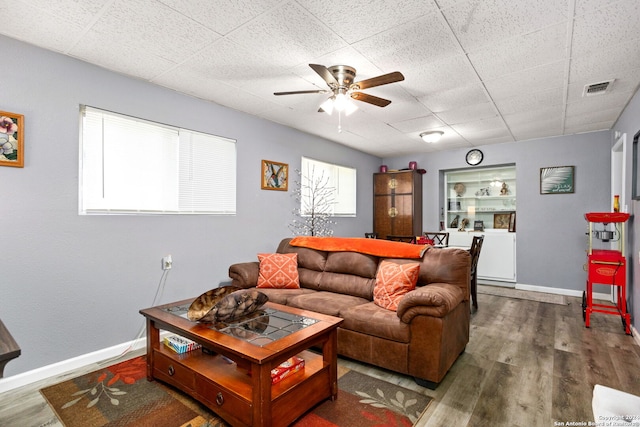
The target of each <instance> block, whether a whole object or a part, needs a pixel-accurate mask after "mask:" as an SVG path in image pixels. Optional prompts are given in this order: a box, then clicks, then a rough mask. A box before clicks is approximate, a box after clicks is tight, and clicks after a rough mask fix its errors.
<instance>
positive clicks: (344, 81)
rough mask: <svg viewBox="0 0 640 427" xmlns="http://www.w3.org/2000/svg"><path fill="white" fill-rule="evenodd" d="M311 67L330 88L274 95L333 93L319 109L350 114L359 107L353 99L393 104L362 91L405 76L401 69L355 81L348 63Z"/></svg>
mask: <svg viewBox="0 0 640 427" xmlns="http://www.w3.org/2000/svg"><path fill="white" fill-rule="evenodd" d="M309 67H311V69H312V70H313V71H315V72H316V73H317V74H318V75H319V76H320V77H322V79H323V80H324V81H325V82H326V83H327V85H328V86H329V90H327V89H320V90H299V91H294V92H274V95H299V94H305V93H331V97H330V98H329V99H327V100H326V101H325V102H324V103H323V104H322V105H321V106H320V109H319V110H318V111H319V112H325V113H328V114H331V113H332V112H333V110H334V109H336V110H337V111H338V112H342V111H344V112H345V114H346V115H349V114H350V113H352V112H353V111H355V110H356V109H357V108H358V107H357V106H356V105H355V104H353V103H352V102H350V100H351V99H354V100H356V101H362V102H366V103H368V104H372V105H376V106H378V107H386V106H387V105H389V104H391V101H389V100H388V99H384V98H380V97H377V96H374V95H369V94H368V93H364V92H360V91H361V90H363V89H368V88H371V87H376V86H382V85H386V84H389V83H395V82H399V81H402V80H404V76H403V75H402V73H400V72H399V71H394V72H393V73H388V74H383V75H381V76H377V77H372V78H370V79H365V80H361V81H359V82H355V83H354V80H355V78H356V69H355V68H353V67H349V66H348V65H332V66H331V67H329V68H327V67H325V66H324V65H319V64H309Z"/></svg>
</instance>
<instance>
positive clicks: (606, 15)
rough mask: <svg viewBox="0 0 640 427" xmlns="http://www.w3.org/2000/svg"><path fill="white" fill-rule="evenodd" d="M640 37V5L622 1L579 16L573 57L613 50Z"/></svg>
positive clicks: (575, 23)
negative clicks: (616, 46) (614, 47)
mask: <svg viewBox="0 0 640 427" xmlns="http://www.w3.org/2000/svg"><path fill="white" fill-rule="evenodd" d="M639 34H640V2H638V1H637V0H622V1H619V2H616V3H613V4H611V5H609V6H608V7H606V8H603V9H599V10H595V11H592V12H589V13H586V14H584V15H582V16H579V17H577V18H576V19H575V21H574V26H573V47H572V55H574V56H582V55H586V54H588V53H589V52H593V51H607V50H608V49H609V48H610V47H613V46H615V45H616V44H619V43H625V42H627V41H629V40H636V39H638V35H639Z"/></svg>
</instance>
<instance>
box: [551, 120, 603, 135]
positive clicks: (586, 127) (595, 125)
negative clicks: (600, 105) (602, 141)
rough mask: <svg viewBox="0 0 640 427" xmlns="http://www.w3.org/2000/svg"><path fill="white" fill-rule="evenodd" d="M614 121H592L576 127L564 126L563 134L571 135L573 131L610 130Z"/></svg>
mask: <svg viewBox="0 0 640 427" xmlns="http://www.w3.org/2000/svg"><path fill="white" fill-rule="evenodd" d="M614 123H615V122H592V123H585V124H583V125H580V126H576V127H565V129H564V134H565V135H571V134H574V133H585V132H595V131H599V130H610V129H611V127H612V126H613V124H614Z"/></svg>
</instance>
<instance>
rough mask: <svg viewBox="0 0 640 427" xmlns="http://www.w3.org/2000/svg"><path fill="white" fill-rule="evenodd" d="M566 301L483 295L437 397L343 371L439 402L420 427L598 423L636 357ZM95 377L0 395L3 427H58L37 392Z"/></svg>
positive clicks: (613, 322)
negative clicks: (607, 390)
mask: <svg viewBox="0 0 640 427" xmlns="http://www.w3.org/2000/svg"><path fill="white" fill-rule="evenodd" d="M567 301H568V302H569V304H568V305H557V304H548V303H541V302H535V301H528V300H522V299H512V298H505V297H499V296H493V295H482V294H481V295H478V303H479V310H478V311H477V312H476V313H474V314H472V318H471V339H470V342H469V344H468V346H467V348H466V351H465V352H464V353H463V354H462V355H461V357H460V358H459V359H458V361H457V362H456V363H455V365H454V366H453V368H452V369H451V371H450V372H449V373H448V374H447V376H446V378H445V379H444V381H443V382H442V383H441V384H440V386H439V387H438V388H437V389H436V390H428V389H424V388H422V387H420V386H418V385H416V384H415V382H414V381H413V380H412V379H411V378H408V377H405V376H400V375H397V374H393V373H391V372H388V371H383V370H379V369H376V368H371V367H368V366H363V365H361V364H358V363H354V362H351V361H345V360H341V361H340V363H342V364H344V365H346V366H348V367H350V368H352V369H356V370H359V371H363V372H365V373H367V374H369V375H373V376H377V377H379V378H382V379H384V380H387V381H390V382H394V383H398V384H401V385H403V386H404V387H407V388H411V389H413V390H418V391H420V392H422V393H424V394H426V395H428V396H431V397H433V398H434V402H432V404H431V405H430V406H429V408H428V409H427V411H425V413H424V415H423V416H422V418H421V419H420V420H419V421H418V422H417V424H416V426H421V427H423V426H427V427H433V426H438V427H440V426H492V427H497V426H522V427H525V426H526V427H531V426H553V425H554V422H565V423H566V422H570V421H574V422H579V421H584V422H587V421H593V414H592V410H591V398H592V392H593V386H594V385H595V384H602V385H606V386H608V387H612V388H616V389H619V390H623V391H626V392H629V393H632V394H636V395H640V347H638V346H637V345H636V344H635V342H634V340H633V338H632V337H630V336H627V335H625V334H624V330H623V327H622V322H621V320H620V318H619V317H618V316H611V315H602V314H596V315H594V316H593V317H592V318H591V328H590V329H586V328H585V327H584V322H583V320H582V307H581V301H580V300H579V299H578V298H572V297H568V298H567ZM138 354H139V353H138ZM138 354H136V353H134V354H130V355H128V357H133V356H136V355H138ZM97 368H98V366H97V365H93V366H87V367H85V368H83V369H81V370H77V371H74V372H71V373H68V374H66V375H64V376H62V377H56V378H51V379H49V380H47V381H43V382H40V383H38V384H31V385H28V386H25V387H23V388H21V389H17V390H13V391H10V392H6V393H3V394H0V426H11V427H13V426H19V427H31V426H33V427H40V426H42V427H44V426H61V424H60V423H59V422H58V421H57V419H56V417H55V415H54V414H53V412H51V410H50V409H49V407H48V405H47V403H46V402H45V401H44V399H43V398H42V397H41V395H40V393H39V391H38V390H39V389H40V388H42V387H44V386H46V385H48V384H54V383H57V382H60V381H62V380H65V379H67V378H71V377H74V376H77V375H80V374H82V373H84V372H90V371H92V370H95V369H97Z"/></svg>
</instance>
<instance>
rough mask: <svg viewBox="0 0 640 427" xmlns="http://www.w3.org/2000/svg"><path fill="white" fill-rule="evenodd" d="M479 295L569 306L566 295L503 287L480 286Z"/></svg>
mask: <svg viewBox="0 0 640 427" xmlns="http://www.w3.org/2000/svg"><path fill="white" fill-rule="evenodd" d="M478 293H479V294H485V295H494V296H498V297H507V298H516V299H525V300H529V301H538V302H544V303H548V304H559V305H567V304H568V303H567V299H566V297H565V296H564V295H558V294H548V293H545V292H533V291H522V290H519V289H513V288H506V287H502V286H487V285H478Z"/></svg>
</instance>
